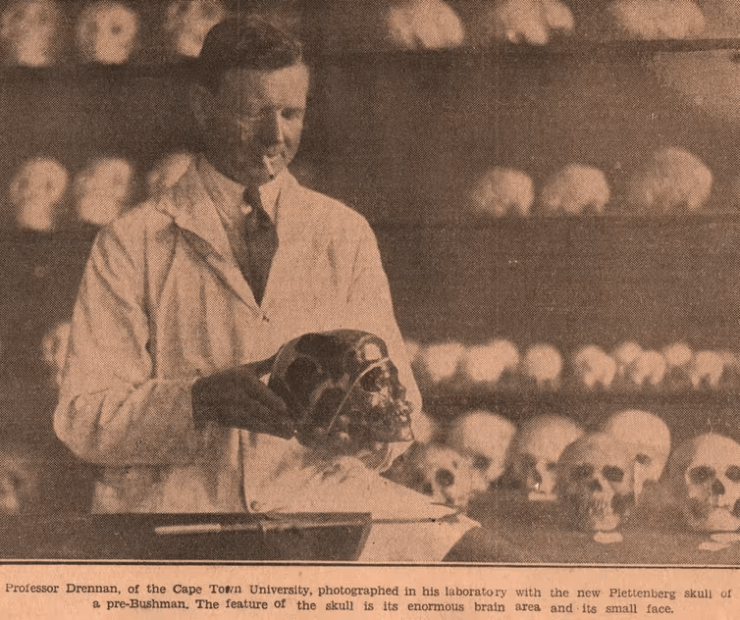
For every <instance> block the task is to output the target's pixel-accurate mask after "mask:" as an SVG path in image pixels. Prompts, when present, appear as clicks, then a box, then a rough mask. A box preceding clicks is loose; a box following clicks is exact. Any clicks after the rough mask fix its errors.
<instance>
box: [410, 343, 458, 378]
mask: <svg viewBox="0 0 740 620" xmlns="http://www.w3.org/2000/svg"><path fill="white" fill-rule="evenodd" d="M464 354H465V347H464V346H463V345H462V344H460V343H459V342H441V343H437V344H430V345H427V346H425V347H424V348H423V349H422V351H421V353H420V360H419V367H420V370H421V374H422V376H423V377H424V378H426V379H427V380H429V381H430V382H431V383H432V384H436V383H442V382H443V381H449V380H450V379H452V377H454V376H455V375H456V374H457V372H458V370H459V369H460V364H461V362H462V358H463V355H464Z"/></svg>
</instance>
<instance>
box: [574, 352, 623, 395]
mask: <svg viewBox="0 0 740 620" xmlns="http://www.w3.org/2000/svg"><path fill="white" fill-rule="evenodd" d="M573 372H574V374H575V376H576V378H577V379H578V382H579V384H581V385H583V386H584V387H586V388H587V389H589V390H593V389H595V388H597V387H602V388H604V389H608V388H609V387H610V386H611V384H612V381H614V376H615V375H616V373H617V363H616V361H614V358H612V357H611V356H610V355H609V354H608V353H607V352H606V351H604V349H602V348H601V347H598V346H596V345H586V346H584V347H581V348H580V349H578V350H577V351H576V353H575V355H574V356H573Z"/></svg>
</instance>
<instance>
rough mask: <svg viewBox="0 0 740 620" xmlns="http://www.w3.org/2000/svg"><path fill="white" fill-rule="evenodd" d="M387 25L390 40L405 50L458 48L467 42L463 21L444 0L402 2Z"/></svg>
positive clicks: (388, 17) (390, 14)
mask: <svg viewBox="0 0 740 620" xmlns="http://www.w3.org/2000/svg"><path fill="white" fill-rule="evenodd" d="M386 23H387V26H388V37H389V39H390V40H391V41H392V42H393V43H394V44H395V45H397V46H399V47H401V48H403V49H441V48H450V47H457V46H459V45H461V44H462V42H463V39H464V38H465V31H464V29H463V25H462V22H461V21H460V18H459V17H458V16H457V13H455V11H454V10H452V8H451V7H450V6H449V5H448V4H447V3H445V2H443V0H400V1H399V2H396V3H394V4H393V5H392V6H391V7H390V8H389V9H388V12H387V14H386Z"/></svg>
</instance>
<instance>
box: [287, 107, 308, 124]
mask: <svg viewBox="0 0 740 620" xmlns="http://www.w3.org/2000/svg"><path fill="white" fill-rule="evenodd" d="M303 114H304V111H303V110H302V109H301V108H285V109H284V110H283V118H284V119H285V120H286V121H294V120H298V119H301V118H303Z"/></svg>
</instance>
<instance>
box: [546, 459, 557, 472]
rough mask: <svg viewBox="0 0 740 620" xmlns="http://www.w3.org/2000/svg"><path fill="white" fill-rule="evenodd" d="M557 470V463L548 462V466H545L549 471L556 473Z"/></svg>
mask: <svg viewBox="0 0 740 620" xmlns="http://www.w3.org/2000/svg"><path fill="white" fill-rule="evenodd" d="M557 468H558V464H557V463H556V462H555V461H547V465H545V469H547V471H555V470H556V469H557Z"/></svg>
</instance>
